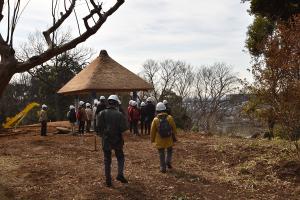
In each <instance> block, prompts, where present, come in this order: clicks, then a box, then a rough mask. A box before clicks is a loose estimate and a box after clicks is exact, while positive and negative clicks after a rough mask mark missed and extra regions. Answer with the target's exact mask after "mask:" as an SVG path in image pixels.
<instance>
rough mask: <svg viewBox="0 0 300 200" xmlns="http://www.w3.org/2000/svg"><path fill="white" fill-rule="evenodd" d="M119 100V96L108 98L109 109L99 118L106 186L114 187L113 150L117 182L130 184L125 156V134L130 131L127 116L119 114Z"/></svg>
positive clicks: (102, 112) (101, 113)
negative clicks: (112, 171) (116, 162)
mask: <svg viewBox="0 0 300 200" xmlns="http://www.w3.org/2000/svg"><path fill="white" fill-rule="evenodd" d="M118 106H119V98H118V96H117V95H110V96H109V97H108V108H107V109H105V110H103V111H101V112H100V115H99V116H97V125H99V133H100V136H102V149H103V153H104V166H105V167H104V170H105V177H106V182H105V183H106V186H107V187H111V186H112V179H111V156H112V155H111V154H112V150H114V151H115V155H116V157H117V161H118V175H117V180H118V181H120V182H122V183H128V181H127V180H126V178H125V177H124V163H125V156H124V152H123V146H124V139H123V135H122V134H123V133H124V132H125V131H126V130H128V128H127V123H126V119H125V116H124V115H123V114H122V113H121V112H119V110H118Z"/></svg>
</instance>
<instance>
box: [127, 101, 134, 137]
mask: <svg viewBox="0 0 300 200" xmlns="http://www.w3.org/2000/svg"><path fill="white" fill-rule="evenodd" d="M132 102H133V100H130V101H129V103H128V108H127V116H128V124H129V130H130V133H132V130H133V123H132V119H131V118H130V112H131V110H132Z"/></svg>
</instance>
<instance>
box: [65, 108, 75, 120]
mask: <svg viewBox="0 0 300 200" xmlns="http://www.w3.org/2000/svg"><path fill="white" fill-rule="evenodd" d="M67 117H68V120H69V122H71V123H75V122H76V112H75V109H72V110H70V111H69V112H68V114H67Z"/></svg>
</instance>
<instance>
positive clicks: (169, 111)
mask: <svg viewBox="0 0 300 200" xmlns="http://www.w3.org/2000/svg"><path fill="white" fill-rule="evenodd" d="M163 103H164V104H165V106H166V113H168V115H172V111H171V107H170V106H169V102H168V101H167V100H163Z"/></svg>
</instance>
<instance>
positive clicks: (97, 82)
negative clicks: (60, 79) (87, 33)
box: [58, 50, 153, 94]
mask: <svg viewBox="0 0 300 200" xmlns="http://www.w3.org/2000/svg"><path fill="white" fill-rule="evenodd" d="M152 89H153V88H152V86H151V85H150V84H148V83H147V82H146V81H145V80H143V79H142V78H140V77H139V76H137V75H136V74H134V73H133V72H131V71H129V70H128V69H126V68H125V67H123V66H122V65H120V64H119V63H117V62H116V61H115V60H113V59H112V58H111V57H109V55H108V54H107V52H106V51H105V50H101V52H100V54H99V56H98V57H97V58H96V59H95V60H93V62H92V63H91V64H89V65H88V66H86V67H85V68H84V69H83V70H82V71H81V72H80V73H78V74H77V75H76V76H74V77H73V78H72V79H71V80H70V81H69V82H68V83H67V84H66V85H64V86H63V87H62V88H61V89H60V90H59V91H58V93H60V94H84V93H89V92H127V91H146V90H152Z"/></svg>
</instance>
